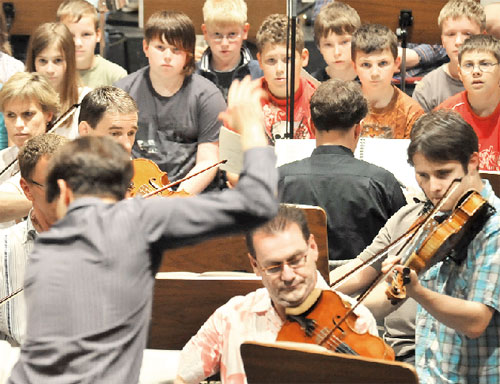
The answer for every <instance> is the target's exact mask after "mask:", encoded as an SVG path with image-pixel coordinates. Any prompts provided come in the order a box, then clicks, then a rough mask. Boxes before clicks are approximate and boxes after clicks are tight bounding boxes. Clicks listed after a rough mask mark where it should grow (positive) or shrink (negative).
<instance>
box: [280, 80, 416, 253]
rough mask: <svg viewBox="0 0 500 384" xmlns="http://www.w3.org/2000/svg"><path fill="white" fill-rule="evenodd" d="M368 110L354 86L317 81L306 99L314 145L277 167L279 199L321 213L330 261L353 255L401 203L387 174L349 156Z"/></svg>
mask: <svg viewBox="0 0 500 384" xmlns="http://www.w3.org/2000/svg"><path fill="white" fill-rule="evenodd" d="M367 111H368V106H367V102H366V100H365V98H364V97H363V94H362V93H361V89H360V87H359V86H358V84H356V83H354V82H345V81H342V80H337V79H334V80H329V81H327V82H325V83H323V84H321V86H320V87H319V88H318V89H317V90H316V92H315V93H314V95H313V97H312V98H311V118H312V121H313V123H314V125H315V127H316V149H315V150H314V151H313V153H312V155H311V157H309V158H306V159H304V160H300V161H296V162H293V163H290V164H285V165H283V166H282V167H280V168H279V174H280V180H279V189H280V192H281V201H282V202H285V203H296V204H309V205H317V206H320V207H322V208H323V209H324V210H325V211H326V213H327V216H328V248H329V257H330V260H347V259H352V258H354V257H356V256H357V255H358V254H359V253H360V252H361V251H362V250H363V249H364V248H365V247H366V246H367V245H369V244H370V243H371V241H372V239H373V238H374V237H375V235H376V234H377V233H378V231H379V230H380V228H382V227H383V226H384V224H385V222H386V221H387V219H388V218H389V217H391V216H392V215H393V214H394V213H395V212H396V211H398V210H399V208H401V207H402V206H403V205H405V204H406V201H405V198H404V196H403V193H402V191H401V188H400V186H399V183H398V182H397V180H396V178H395V177H394V175H393V174H392V173H390V172H389V171H386V170H385V169H382V168H380V167H377V166H375V165H372V164H369V163H367V162H365V161H362V160H358V159H356V158H354V154H353V152H354V150H355V148H356V145H357V143H358V139H359V135H360V132H361V127H360V125H359V122H360V121H361V119H363V118H364V117H365V115H366V113H367Z"/></svg>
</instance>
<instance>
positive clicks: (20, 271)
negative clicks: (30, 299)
mask: <svg viewBox="0 0 500 384" xmlns="http://www.w3.org/2000/svg"><path fill="white" fill-rule="evenodd" d="M66 142H68V140H67V139H66V138H64V137H62V136H58V135H55V134H41V135H39V136H35V137H33V138H32V139H30V140H28V141H26V143H25V144H24V145H23V146H22V147H21V149H20V151H19V154H18V159H19V168H20V171H21V172H20V173H21V180H20V185H21V188H22V190H23V192H24V194H25V196H26V198H27V199H28V200H29V201H30V202H31V203H32V204H33V207H32V209H31V210H30V212H29V214H28V217H27V219H26V220H24V221H22V222H20V223H18V224H16V225H14V226H12V227H9V228H7V229H4V230H0V255H2V262H1V263H0V299H2V298H4V297H7V296H9V295H11V294H12V293H14V292H16V291H17V290H18V289H19V288H22V287H23V284H24V273H25V269H26V264H27V262H28V258H29V254H30V253H31V250H32V249H33V245H34V242H35V239H36V237H37V236H38V234H40V233H42V232H44V231H46V230H48V229H49V228H50V226H51V225H52V224H53V223H54V222H55V221H56V207H55V204H50V203H48V202H47V201H46V200H45V187H46V180H45V179H46V175H47V164H48V162H49V160H50V158H51V156H52V154H53V153H54V152H55V151H56V150H57V149H59V148H60V147H61V146H62V145H63V144H65V143H66ZM25 332H26V306H25V302H24V294H23V293H22V292H21V293H19V294H17V295H16V296H15V297H13V298H12V299H11V300H10V301H8V302H6V303H4V304H3V305H0V340H6V342H8V343H9V344H10V346H12V347H18V346H19V345H20V344H21V343H22V342H23V340H24V336H25ZM7 347H8V346H7V345H4V346H3V348H1V349H2V350H3V351H2V353H1V359H2V365H1V367H0V382H2V383H3V382H4V379H3V378H4V373H5V374H8V372H9V371H10V369H11V368H12V364H13V362H14V361H15V360H14V361H10V362H9V360H11V356H12V358H14V359H17V354H18V350H17V348H13V349H10V348H7ZM6 350H8V351H9V352H6Z"/></svg>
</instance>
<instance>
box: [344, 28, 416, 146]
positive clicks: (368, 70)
mask: <svg viewBox="0 0 500 384" xmlns="http://www.w3.org/2000/svg"><path fill="white" fill-rule="evenodd" d="M351 55H352V59H353V61H354V68H355V70H356V73H357V75H358V77H359V80H360V81H361V87H362V89H363V95H364V96H365V97H366V99H367V100H368V105H369V112H368V115H367V116H366V117H365V118H364V119H363V120H362V121H361V127H362V133H361V135H362V136H370V137H380V138H387V139H407V138H409V137H410V132H411V128H412V127H413V124H414V123H415V121H416V120H417V119H418V118H419V117H420V116H421V115H422V114H423V113H424V111H423V110H422V108H421V107H420V105H419V104H418V103H417V102H416V101H415V100H413V99H412V98H411V97H410V96H408V95H407V94H406V93H404V92H402V91H401V90H400V89H398V88H396V87H395V86H394V85H392V83H391V81H392V77H393V75H394V72H396V71H397V70H398V68H399V63H400V58H398V41H397V38H396V35H395V34H394V32H392V31H391V30H390V29H389V28H387V27H385V26H383V25H378V24H366V25H362V26H361V27H360V28H358V30H357V31H356V32H354V34H353V38H352V42H351Z"/></svg>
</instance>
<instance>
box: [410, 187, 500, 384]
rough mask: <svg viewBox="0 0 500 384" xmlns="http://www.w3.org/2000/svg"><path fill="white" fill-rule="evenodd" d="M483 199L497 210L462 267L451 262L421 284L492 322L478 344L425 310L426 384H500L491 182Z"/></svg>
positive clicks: (421, 341)
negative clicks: (484, 312)
mask: <svg viewBox="0 0 500 384" xmlns="http://www.w3.org/2000/svg"><path fill="white" fill-rule="evenodd" d="M483 182H484V183H485V187H484V188H483V191H482V192H481V195H482V196H483V197H484V198H485V199H487V200H488V202H489V203H490V204H491V205H492V206H493V207H494V208H495V209H496V211H497V213H496V214H494V215H493V216H492V217H490V218H489V220H488V221H487V222H486V224H485V226H484V227H483V229H482V230H481V232H479V234H478V235H477V236H476V237H475V238H474V240H473V241H472V242H471V243H470V244H469V247H468V249H467V258H466V259H465V260H464V262H463V263H462V264H461V265H457V264H456V263H455V262H453V261H451V260H449V259H447V260H445V261H442V262H439V263H437V264H436V265H434V266H432V267H431V268H430V269H429V270H428V271H427V272H426V273H425V274H424V275H423V277H422V278H421V279H420V280H421V282H422V285H423V286H425V287H427V288H429V289H431V290H433V291H436V292H439V293H441V294H445V295H449V296H453V297H457V298H460V299H463V300H468V301H474V302H480V303H482V304H484V305H487V306H488V307H490V308H493V309H494V310H495V311H494V313H493V317H492V319H491V321H490V323H489V325H488V327H487V328H486V330H485V331H484V332H483V334H482V335H481V336H480V337H478V338H477V339H471V338H469V337H467V336H465V335H463V334H461V333H459V332H457V331H456V330H454V329H453V328H450V327H447V326H446V325H444V324H442V323H440V322H439V321H437V320H436V319H435V318H434V317H432V316H430V315H429V314H428V313H427V312H426V311H425V310H424V309H423V308H422V307H421V306H419V307H418V310H417V319H416V343H415V344H416V367H417V372H418V375H419V378H420V382H421V383H426V384H434V383H478V384H493V383H498V382H500V364H499V361H500V346H499V345H500V313H499V310H500V199H499V198H498V197H496V196H495V195H494V193H493V191H492V189H491V186H490V185H489V183H487V182H486V181H483Z"/></svg>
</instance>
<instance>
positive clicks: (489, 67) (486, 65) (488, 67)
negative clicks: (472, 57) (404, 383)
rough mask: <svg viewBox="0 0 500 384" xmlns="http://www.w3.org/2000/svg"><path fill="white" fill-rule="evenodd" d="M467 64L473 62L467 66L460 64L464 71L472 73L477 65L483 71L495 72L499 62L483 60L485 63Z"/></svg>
mask: <svg viewBox="0 0 500 384" xmlns="http://www.w3.org/2000/svg"><path fill="white" fill-rule="evenodd" d="M466 64H472V67H470V68H466V67H464V66H463V65H460V69H461V70H462V72H463V73H466V74H471V73H473V72H474V70H475V69H476V67H477V68H478V69H479V71H480V72H481V73H491V72H493V69H494V67H495V65H498V64H499V63H498V62H497V63H490V62H483V63H466ZM481 66H483V67H481Z"/></svg>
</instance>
